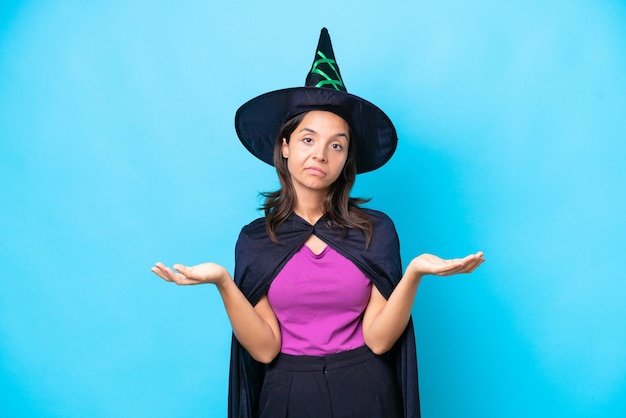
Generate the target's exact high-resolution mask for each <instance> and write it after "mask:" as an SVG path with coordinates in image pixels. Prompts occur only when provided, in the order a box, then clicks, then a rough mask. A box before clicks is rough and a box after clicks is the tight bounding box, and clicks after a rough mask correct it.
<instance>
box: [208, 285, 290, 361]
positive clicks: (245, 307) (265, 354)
mask: <svg viewBox="0 0 626 418" xmlns="http://www.w3.org/2000/svg"><path fill="white" fill-rule="evenodd" d="M217 288H218V290H219V292H220V295H221V296H222V300H223V301H224V307H225V308H226V313H227V314H228V318H229V319H230V323H231V325H232V328H233V333H234V334H235V337H236V338H237V340H238V341H239V342H240V343H241V345H242V346H243V347H244V348H245V349H246V350H248V352H249V353H250V355H251V356H252V357H253V358H254V359H255V360H257V361H260V362H262V363H269V362H271V361H272V360H273V359H274V357H276V355H277V354H278V352H279V351H280V331H279V329H278V323H277V321H276V320H275V317H274V316H273V313H271V315H269V316H270V318H268V319H269V321H270V322H271V324H272V325H270V323H268V319H266V318H263V317H262V316H261V315H260V314H259V312H258V311H257V309H255V307H253V306H252V305H251V304H250V302H249V301H248V299H246V297H245V296H244V295H243V293H242V292H241V290H239V288H238V287H237V285H236V284H235V282H234V281H233V280H232V279H231V278H230V276H229V277H228V279H226V280H223V281H222V282H221V283H219V284H218V285H217ZM268 306H269V305H268ZM265 314H266V316H267V310H266V311H265ZM275 321H276V322H275Z"/></svg>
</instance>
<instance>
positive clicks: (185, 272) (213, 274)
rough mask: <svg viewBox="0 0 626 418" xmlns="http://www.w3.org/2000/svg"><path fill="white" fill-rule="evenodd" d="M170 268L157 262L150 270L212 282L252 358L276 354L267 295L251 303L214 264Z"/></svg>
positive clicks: (276, 333) (181, 281)
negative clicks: (253, 303)
mask: <svg viewBox="0 0 626 418" xmlns="http://www.w3.org/2000/svg"><path fill="white" fill-rule="evenodd" d="M174 270H175V271H174ZM174 270H172V269H170V268H168V267H166V266H164V265H163V264H161V263H156V265H155V266H154V267H152V269H151V271H152V272H153V273H155V274H156V275H157V276H159V277H161V278H162V279H164V280H166V281H168V282H173V283H176V284H178V285H193V284H202V283H213V284H215V285H216V286H217V290H218V291H219V292H220V296H221V297H222V300H223V302H224V307H225V308H226V313H227V314H228V318H229V319H230V323H231V325H232V327H233V333H234V334H235V337H236V338H237V340H239V342H240V343H241V345H242V346H244V348H245V349H246V350H248V352H249V353H250V355H251V356H252V358H254V359H255V360H257V361H259V362H261V363H270V362H271V361H272V360H273V359H274V357H276V355H278V352H279V351H280V345H281V336H280V328H279V325H278V320H277V319H276V315H275V314H274V311H273V310H272V307H271V306H270V304H269V301H268V299H267V296H263V297H262V298H261V300H259V302H258V303H257V304H256V305H255V306H252V305H251V304H250V302H248V299H246V297H245V296H244V294H243V293H241V290H239V288H238V287H237V285H236V284H235V282H234V281H233V280H232V278H231V276H230V274H229V273H228V271H226V269H225V268H224V267H222V266H220V265H218V264H215V263H205V264H199V265H196V266H193V267H186V266H183V265H181V264H176V265H174Z"/></svg>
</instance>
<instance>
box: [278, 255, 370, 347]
mask: <svg viewBox="0 0 626 418" xmlns="http://www.w3.org/2000/svg"><path fill="white" fill-rule="evenodd" d="M370 294H371V282H370V280H369V279H368V278H367V277H366V276H365V275H364V274H363V272H361V270H359V269H358V268H357V267H356V266H355V265H354V264H353V263H352V262H351V261H350V260H348V259H346V258H345V257H343V256H342V255H340V254H339V253H337V252H336V251H335V250H333V249H332V248H330V247H329V246H326V247H325V248H324V250H323V251H322V252H321V253H320V254H315V253H313V251H311V249H310V248H309V247H307V246H306V245H303V246H302V248H300V250H298V252H296V254H294V256H293V257H292V258H291V260H289V261H288V262H287V264H285V266H284V267H283V269H282V270H281V272H280V273H278V275H277V276H276V278H275V279H274V281H273V282H272V284H271V286H270V289H269V291H268V292H267V296H268V300H269V302H270V305H271V306H272V308H273V309H274V312H275V314H276V317H277V318H278V322H279V323H280V330H281V337H282V347H281V352H282V353H286V354H294V355H312V356H322V355H326V354H332V353H338V352H340V351H346V350H351V349H353V348H358V347H361V346H362V345H364V344H365V342H364V340H363V330H362V322H363V312H364V310H365V307H366V306H367V303H368V302H369V298H370Z"/></svg>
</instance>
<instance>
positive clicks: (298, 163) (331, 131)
mask: <svg viewBox="0 0 626 418" xmlns="http://www.w3.org/2000/svg"><path fill="white" fill-rule="evenodd" d="M349 132H350V131H349V128H348V124H347V123H346V121H345V120H343V119H342V118H341V117H339V116H337V115H336V114H334V113H331V112H325V111H319V110H314V111H311V112H309V113H307V114H306V115H305V116H304V118H303V119H302V121H301V122H300V124H299V125H298V126H297V127H296V129H295V130H294V131H293V133H292V134H291V136H290V138H289V141H287V139H286V138H283V145H282V149H281V152H282V155H283V157H284V158H286V159H287V168H288V169H289V174H290V175H291V180H292V183H293V186H294V188H295V190H296V193H300V192H302V191H305V190H307V191H313V190H315V191H320V192H324V193H326V192H328V190H329V188H330V186H331V185H332V184H333V183H334V182H335V180H337V178H338V177H339V175H340V174H341V171H342V170H343V167H344V165H345V163H346V159H347V157H348V145H349V141H350V138H349V134H350V133H349Z"/></svg>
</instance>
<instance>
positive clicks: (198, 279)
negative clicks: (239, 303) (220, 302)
mask: <svg viewBox="0 0 626 418" xmlns="http://www.w3.org/2000/svg"><path fill="white" fill-rule="evenodd" d="M150 271H152V272H153V273H154V274H156V275H157V276H159V277H160V278H162V279H163V280H165V281H168V282H173V283H176V284H178V285H193V284H204V283H213V284H216V285H219V284H220V283H222V282H223V281H224V280H228V279H229V278H230V276H229V274H228V271H226V269H225V268H224V267H222V266H220V265H219V264H215V263H204V264H198V265H195V266H191V267H189V266H184V265H182V264H174V266H173V269H170V268H169V267H167V266H165V265H164V264H163V263H156V264H155V265H154V267H152V268H151V269H150Z"/></svg>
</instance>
